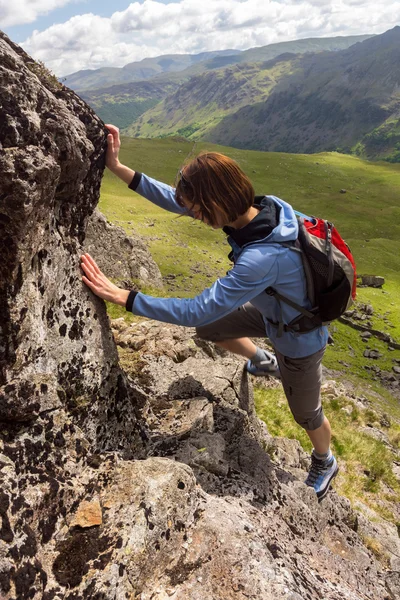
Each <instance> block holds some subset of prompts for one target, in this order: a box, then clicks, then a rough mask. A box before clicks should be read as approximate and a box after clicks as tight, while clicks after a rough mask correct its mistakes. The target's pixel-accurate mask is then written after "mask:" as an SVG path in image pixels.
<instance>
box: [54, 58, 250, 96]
mask: <svg viewBox="0 0 400 600" xmlns="http://www.w3.org/2000/svg"><path fill="white" fill-rule="evenodd" d="M239 52H240V50H220V51H215V52H201V53H200V54H165V55H163V56H156V57H154V58H144V59H143V60H141V61H138V62H132V63H128V64H127V65H125V66H124V67H121V68H118V67H104V68H101V69H93V70H91V69H87V70H84V71H77V72H76V73H72V74H70V75H66V76H65V77H62V80H63V82H64V83H66V84H67V85H68V87H70V88H71V89H73V90H75V91H81V90H92V89H98V88H103V87H109V86H112V85H116V84H119V83H129V82H132V81H143V80H146V79H151V78H152V77H156V76H157V75H160V74H162V73H173V72H179V71H184V70H185V69H187V68H188V67H190V66H192V65H195V64H196V63H199V62H204V61H207V60H212V59H214V58H216V59H218V58H221V59H223V58H224V57H227V56H230V55H234V54H237V53H239Z"/></svg>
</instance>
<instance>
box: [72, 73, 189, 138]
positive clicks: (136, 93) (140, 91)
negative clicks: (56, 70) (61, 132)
mask: <svg viewBox="0 0 400 600" xmlns="http://www.w3.org/2000/svg"><path fill="white" fill-rule="evenodd" d="M178 87H179V82H175V81H174V80H173V78H168V79H167V78H166V79H164V80H162V79H160V78H155V79H153V80H151V81H139V82H136V83H126V84H120V85H115V86H111V87H108V88H105V89H101V90H88V91H84V92H81V93H80V96H81V98H83V100H85V101H86V102H87V103H88V104H89V105H90V106H91V107H92V108H93V109H94V110H95V111H96V113H97V114H98V115H99V117H100V118H101V119H102V120H103V121H104V122H105V123H113V124H114V125H116V126H117V127H120V128H121V129H122V128H124V127H127V126H128V125H130V124H131V123H132V121H135V120H136V119H138V118H139V117H140V115H142V114H143V113H144V112H146V111H147V110H149V109H151V108H152V107H153V106H155V105H156V104H158V103H159V102H160V100H162V99H163V98H165V96H168V95H169V94H172V93H173V92H174V91H175V90H176V89H177V88H178Z"/></svg>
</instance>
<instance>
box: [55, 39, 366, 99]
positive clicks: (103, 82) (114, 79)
mask: <svg viewBox="0 0 400 600" xmlns="http://www.w3.org/2000/svg"><path fill="white" fill-rule="evenodd" d="M369 37H373V36H372V35H368V34H365V35H360V36H336V37H333V38H305V39H303V40H292V41H289V42H278V43H276V44H267V45H266V46H260V47H257V48H249V49H248V50H229V49H227V50H218V51H210V52H201V53H199V54H167V55H160V56H156V57H154V58H144V59H143V60H141V61H135V62H132V63H128V64H127V65H125V66H124V67H102V68H101V69H94V70H91V69H85V70H83V71H77V72H75V73H70V74H69V75H65V76H64V77H62V78H61V79H62V81H63V82H65V83H67V85H68V87H70V88H72V89H74V90H75V91H82V90H89V89H99V88H103V87H109V86H111V85H116V84H117V83H128V82H133V81H140V80H143V79H150V78H152V77H154V76H157V75H160V74H161V73H168V72H174V71H176V72H180V71H183V70H187V69H190V68H192V69H193V71H192V73H195V72H196V73H197V72H199V70H200V71H202V70H208V69H213V68H219V66H226V63H224V64H222V65H219V64H218V60H221V59H223V58H225V59H228V58H229V57H230V58H231V60H232V62H233V63H235V62H259V61H261V60H269V59H270V58H274V57H275V56H278V55H279V54H282V53H283V52H287V51H289V52H290V51H291V52H294V53H298V52H315V51H318V49H326V48H329V47H331V49H332V50H337V49H340V48H342V47H343V46H344V47H348V46H349V45H352V44H354V43H357V42H359V41H362V40H364V39H368V38H369ZM235 57H236V58H237V60H235ZM213 60H214V61H215V62H214V63H213ZM207 62H208V63H209V64H206V63H207ZM199 63H203V66H199ZM85 81H86V84H84V83H83V82H85ZM96 81H97V83H96Z"/></svg>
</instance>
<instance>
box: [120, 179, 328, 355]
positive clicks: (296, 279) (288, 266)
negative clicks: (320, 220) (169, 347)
mask: <svg viewBox="0 0 400 600" xmlns="http://www.w3.org/2000/svg"><path fill="white" fill-rule="evenodd" d="M129 187H130V188H131V189H133V190H135V191H136V192H137V193H138V194H140V195H141V196H143V197H145V198H147V199H148V200H150V201H151V202H153V203H154V204H156V205H157V206H160V207H161V208H164V209H166V210H168V211H171V212H174V213H177V214H182V213H183V212H185V211H184V209H182V208H181V207H180V206H179V205H178V204H177V202H176V200H175V189H174V188H172V187H171V186H169V185H166V184H164V183H160V182H158V181H156V180H155V179H152V178H151V177H147V176H146V175H143V174H141V173H138V172H136V173H135V177H134V178H133V180H132V182H131V184H130V185H129ZM267 198H268V199H269V203H270V205H272V206H273V207H275V209H276V214H277V220H276V223H274V225H273V226H272V227H271V228H270V231H269V232H267V235H266V236H265V237H262V238H261V239H255V240H252V241H250V242H247V243H245V244H244V245H239V244H238V243H237V241H235V240H234V239H233V236H232V235H229V236H228V242H229V243H230V245H231V247H232V251H233V261H234V266H233V267H232V269H231V270H230V271H228V273H227V274H226V275H225V276H224V277H221V278H220V279H218V280H217V281H216V282H215V283H213V285H212V286H211V287H209V288H207V289H205V290H204V291H203V292H202V293H201V294H199V295H198V296H196V297H195V298H154V297H153V296H148V295H146V294H142V293H141V292H139V293H137V294H136V296H135V298H134V302H133V306H132V312H133V313H134V314H135V315H140V316H143V317H148V318H150V319H155V320H157V321H164V322H166V323H173V324H176V325H184V326H187V327H198V326H201V325H208V324H209V323H212V322H213V321H216V320H218V319H221V318H222V317H224V316H226V315H228V314H229V313H231V312H233V311H234V310H236V309H237V308H239V307H240V306H242V305H243V304H244V303H246V302H251V304H252V305H253V306H255V307H256V308H257V309H258V310H259V311H260V313H261V314H262V315H263V317H264V320H265V327H266V335H267V336H268V337H269V339H270V340H271V342H272V344H273V345H274V346H275V347H276V349H277V350H278V351H279V352H281V353H282V354H284V355H285V356H289V357H291V358H300V357H304V356H309V355H310V354H313V353H314V352H317V351H318V350H321V349H322V348H323V347H325V345H326V343H327V340H328V330H327V328H326V327H319V328H318V329H314V330H313V331H311V332H309V333H300V334H299V333H294V332H293V331H285V332H284V333H283V334H282V336H281V337H278V335H277V333H278V332H277V329H276V327H274V326H273V325H271V324H270V323H269V322H268V321H267V319H270V320H271V321H273V322H277V321H279V318H280V310H279V306H278V302H277V300H276V299H275V298H273V297H271V296H269V295H268V294H266V293H265V289H266V288H267V287H269V286H272V287H273V288H274V289H275V290H276V291H277V292H278V293H280V294H282V295H284V296H287V297H288V298H291V299H293V300H294V301H295V302H297V303H298V304H300V305H301V306H304V307H305V308H311V305H310V302H309V300H308V298H307V291H306V281H305V275H304V269H303V266H302V261H301V256H300V254H299V253H298V252H294V251H293V250H291V249H290V248H288V247H285V246H282V245H281V242H290V241H292V240H295V239H296V238H297V232H298V225H297V219H296V215H295V213H294V211H293V209H292V207H291V206H290V204H288V203H287V202H285V201H284V200H281V199H279V198H277V197H276V196H268V197H267ZM262 218H263V215H262V213H259V215H258V216H256V217H255V219H253V220H252V221H251V223H250V224H249V225H246V226H245V227H244V228H242V229H241V230H236V232H240V235H243V234H244V230H246V228H248V227H249V226H251V227H252V230H254V228H257V219H262ZM225 230H229V228H225ZM232 233H234V232H233V231H232V230H231V234H232ZM240 235H239V237H240ZM234 237H235V238H236V239H237V236H234ZM256 237H257V236H256ZM282 312H283V321H284V323H286V324H288V323H290V321H292V320H293V319H294V318H295V317H296V316H298V314H299V313H298V311H297V310H295V309H293V308H291V307H290V306H288V305H286V304H284V303H282Z"/></svg>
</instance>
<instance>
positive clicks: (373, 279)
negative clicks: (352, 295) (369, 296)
mask: <svg viewBox="0 0 400 600" xmlns="http://www.w3.org/2000/svg"><path fill="white" fill-rule="evenodd" d="M361 283H362V285H366V286H368V287H375V288H381V287H382V286H383V284H384V283H385V278H384V277H380V276H379V275H361Z"/></svg>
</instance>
